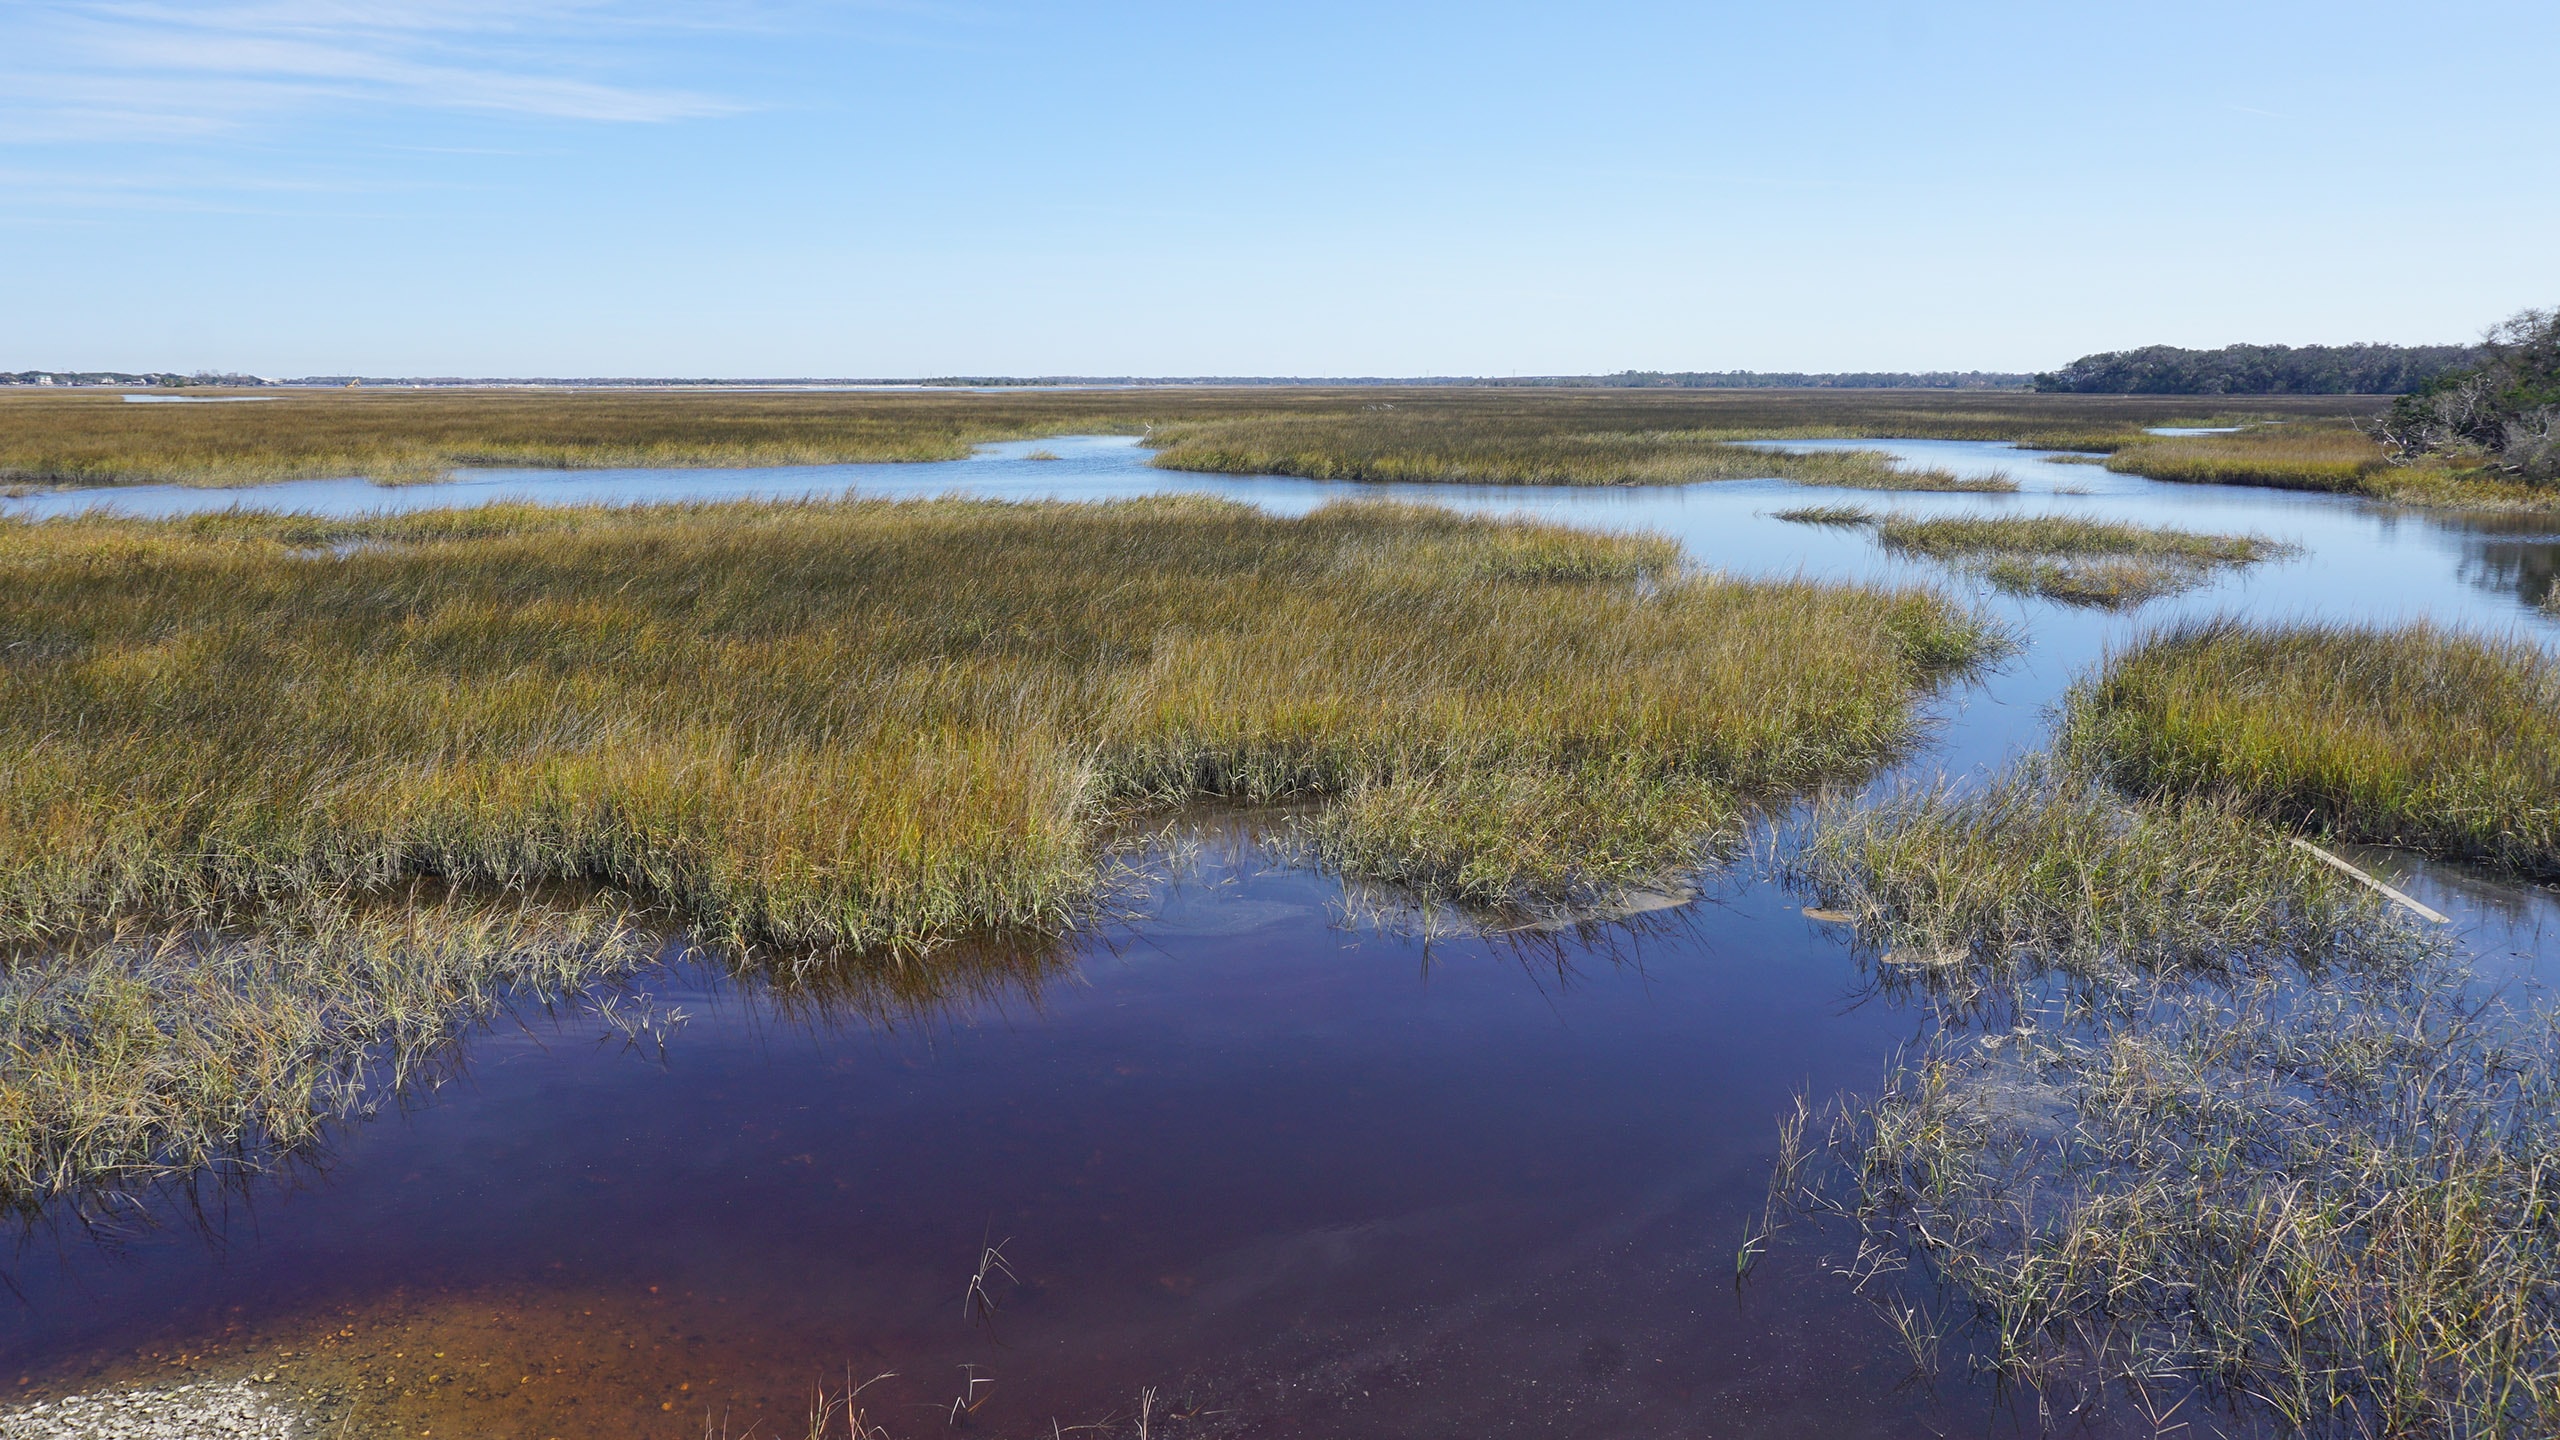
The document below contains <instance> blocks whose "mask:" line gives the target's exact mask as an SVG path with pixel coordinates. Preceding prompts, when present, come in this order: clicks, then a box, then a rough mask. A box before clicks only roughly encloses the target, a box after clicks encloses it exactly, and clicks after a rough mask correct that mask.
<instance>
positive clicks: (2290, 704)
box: [2067, 621, 2560, 878]
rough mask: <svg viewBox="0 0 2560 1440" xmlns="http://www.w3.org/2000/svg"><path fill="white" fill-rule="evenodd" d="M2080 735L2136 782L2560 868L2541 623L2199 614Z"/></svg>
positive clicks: (2485, 859)
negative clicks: (2380, 622) (2460, 624)
mask: <svg viewBox="0 0 2560 1440" xmlns="http://www.w3.org/2000/svg"><path fill="white" fill-rule="evenodd" d="M2067 740H2068V744H2069V746H2070V748H2071V750H2072V752H2073V753H2074V755H2075V756H2076V757H2077V758H2078V759H2079V760H2080V761H2081V762H2082V763H2084V764H2086V765H2088V766H2089V767H2091V768H2092V769H2094V770H2096V771H2098V772H2100V773H2103V774H2105V775H2106V776H2107V777H2108V778H2109V779H2111V780H2113V781H2114V782H2115V783H2116V784H2117V785H2118V786H2120V787H2122V788H2124V789H2126V790H2128V791H2130V792H2132V793H2135V794H2140V795H2175V796H2209V797H2215V798H2218V799H2222V800H2226V801H2229V802H2231V803H2235V804H2239V805H2242V806H2245V807H2246V808H2248V809H2250V810H2252V811H2254V812H2256V813H2258V814H2262V815H2265V816H2267V817H2269V818H2272V819H2275V820H2278V821H2280V822H2282V823H2284V824H2286V825H2289V826H2297V827H2305V828H2311V829H2315V830H2319V831H2323V832H2326V833H2330V834H2334V835H2337V836H2340V837H2342V838H2344V839H2348V840H2362V841H2371V842H2374V843H2377V844H2384V845H2399V846H2406V847H2408V848H2410V849H2414V850H2420V851H2423V852H2426V853H2428V854H2432V855H2439V856H2445V857H2448V858H2452V859H2459V860H2471V861H2478V862H2482V863H2486V864H2490V865H2495V866H2500V867H2504V868H2507V869H2511V870H2514V871H2517V872H2520V873H2522V874H2526V875H2531V876H2535V877H2540V878H2550V877H2554V876H2560V658H2555V657H2554V656H2553V655H2552V654H2551V652H2549V651H2547V650H2545V649H2543V648H2542V647H2540V646H2539V645H2536V644H2535V643H2534V642H2532V641H2530V640H2526V639H2522V638H2506V639H2498V638H2489V637H2481V636H2473V635H2464V634H2458V633H2454V632H2451V631H2446V630H2441V629H2438V628H2436V627H2434V626H2432V625H2424V624H2420V625H2410V626H2405V627H2400V628H2397V629H2364V628H2355V627H2347V626H2325V625H2248V624H2242V623H2239V622H2235V621H2215V622H2212V623H2207V624H2198V625H2189V626H2182V627H2179V628H2177V629H2174V630H2171V631H2169V632H2167V633H2165V634H2162V635H2160V636H2157V637H2155V638H2153V639H2152V640H2150V641H2148V642H2146V643H2145V644H2143V645H2141V646H2139V647H2137V648H2135V649H2134V650H2132V651H2130V652H2128V653H2126V654H2124V655H2121V656H2119V657H2117V658H2116V659H2115V660H2114V661H2113V662H2112V663H2110V664H2109V665H2108V666H2107V667H2106V669H2105V671H2104V672H2103V673H2101V674H2100V675H2098V676H2097V677H2096V678H2095V679H2093V680H2091V681H2089V682H2088V683H2086V684H2085V685H2083V686H2082V687H2081V689H2080V690H2079V691H2078V692H2077V693H2076V694H2075V695H2074V697H2073V700H2072V702H2071V708H2070V721H2069V725H2068V727H2067Z"/></svg>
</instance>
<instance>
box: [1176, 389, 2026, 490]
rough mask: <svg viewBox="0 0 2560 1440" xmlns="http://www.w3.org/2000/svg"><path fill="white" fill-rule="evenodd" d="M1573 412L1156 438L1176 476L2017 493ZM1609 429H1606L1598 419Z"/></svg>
mask: <svg viewBox="0 0 2560 1440" xmlns="http://www.w3.org/2000/svg"><path fill="white" fill-rule="evenodd" d="M1575 418H1577V417H1574V416H1572V415H1571V414H1570V412H1569V411H1561V410H1553V409H1535V408H1526V407H1524V408H1522V409H1520V410H1518V411H1515V412H1511V413H1502V412H1492V411H1483V410H1476V411H1447V410H1439V409H1430V408H1416V407H1404V408H1385V409H1375V410H1365V411H1359V412H1353V413H1347V414H1334V415H1291V416H1273V417H1252V418H1246V419H1232V420H1214V421H1200V422H1193V423H1189V424H1178V425H1172V426H1167V427H1165V428H1163V429H1160V430H1158V431H1156V432H1155V433H1154V434H1152V435H1150V436H1149V442H1150V443H1151V444H1155V445H1157V446H1159V447H1160V448H1159V449H1158V451H1157V453H1156V457H1155V459H1154V461H1153V462H1152V463H1154V464H1156V465H1159V466H1162V467H1164V468H1166V469H1173V470H1206V471H1212V472H1218V473H1224V474H1234V475H1297V476H1303V477H1305V478H1307V479H1311V480H1352V481H1364V482H1373V483H1394V482H1399V481H1431V482H1437V483H1444V484H1460V485H1688V484H1696V483H1699V482H1703V481H1713V480H1749V479H1766V478H1778V479H1785V480H1791V481H1794V482H1796V483H1798V484H1804V485H1833V486H1845V487H1854V488H1857V489H1865V490H1958V491H2009V490H2015V489H2016V488H2017V482H2015V481H2013V480H2007V479H1988V478H1986V479H1965V478H1962V477H1959V476H1957V475H1955V474H1953V473H1951V472H1948V471H1944V470H1906V469H1902V468H1900V467H1898V466H1896V465H1895V464H1894V463H1893V461H1892V460H1891V459H1890V458H1889V457H1887V456H1885V455H1883V454H1882V453H1880V452H1873V451H1864V450H1852V451H1838V450H1824V451H1815V452H1808V453H1793V452H1789V451H1786V450H1781V449H1772V448H1768V447H1765V446H1758V445H1750V444H1742V443H1737V442H1736V440H1735V439H1734V438H1733V437H1731V436H1729V435H1725V434H1723V433H1721V432H1712V431H1701V430H1685V431H1684V430H1668V429H1654V430H1614V429H1607V430H1604V429H1583V428H1577V427H1574V426H1573V425H1572V424H1571V423H1570V422H1571V421H1572V420H1573V419H1575ZM1591 418H1598V417H1591Z"/></svg>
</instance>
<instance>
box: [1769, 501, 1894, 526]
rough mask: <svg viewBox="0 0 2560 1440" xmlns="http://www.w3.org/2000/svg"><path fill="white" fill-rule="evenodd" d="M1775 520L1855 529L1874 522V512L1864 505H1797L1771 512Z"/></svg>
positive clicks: (1795, 523) (1794, 523)
mask: <svg viewBox="0 0 2560 1440" xmlns="http://www.w3.org/2000/svg"><path fill="white" fill-rule="evenodd" d="M1770 514H1771V516H1772V517H1773V518H1775V519H1779V520H1784V521H1786V522H1788V523H1789V524H1793V525H1831V526H1837V527H1839V528H1841V529H1855V528H1857V527H1859V526H1862V525H1872V524H1874V523H1875V522H1876V512H1874V511H1873V510H1870V509H1868V508H1867V507H1865V506H1864V505H1798V506H1796V507H1795V508H1794V509H1791V510H1773V511H1771V512H1770Z"/></svg>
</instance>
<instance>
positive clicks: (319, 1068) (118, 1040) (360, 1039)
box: [0, 895, 653, 1209]
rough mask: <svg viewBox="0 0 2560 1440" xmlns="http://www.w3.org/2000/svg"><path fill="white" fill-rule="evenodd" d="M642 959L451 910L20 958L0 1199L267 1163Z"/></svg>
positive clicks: (544, 922)
mask: <svg viewBox="0 0 2560 1440" xmlns="http://www.w3.org/2000/svg"><path fill="white" fill-rule="evenodd" d="M651 953H653V947H652V946H650V945H648V944H647V943H645V942H643V941H641V940H640V939H638V938H637V937H636V935H635V933H634V932H633V931H632V930H631V929H629V928H628V927H627V926H626V925H624V924H623V923H621V922H620V920H619V919H618V918H617V917H615V916H614V915H612V914H611V913H610V911H600V910H587V911H564V910H560V909H556V908H552V907H547V906H540V905H535V904H531V903H516V904H504V903H483V902H475V901H470V900H465V899H461V898H457V897H454V896H451V895H443V896H438V897H435V898H432V899H425V900H421V901H419V902H418V903H415V904H404V905H382V906H374V907H368V908H365V909H362V910H350V909H346V908H343V907H337V906H331V905H327V904H316V905H311V906H306V907H304V908H303V909H302V911H301V913H300V914H298V915H297V916H296V917H295V919H294V921H293V922H292V923H290V924H287V925H282V926H278V927H274V928H270V929H268V930H265V931H263V932H260V933H255V934H247V935H225V934H219V933H211V932H202V931H184V930H180V931H168V932H133V931H127V932H124V933H112V934H108V935H105V936H102V937H95V938H91V937H80V938H75V939H74V940H72V941H71V942H69V943H67V944H65V945H63V946H61V947H59V948H56V949H53V950H50V951H47V952H39V953H31V954H25V955H21V956H19V957H17V958H16V959H15V960H13V961H12V962H11V964H10V965H9V966H8V968H7V969H6V971H5V972H0V1203H6V1204H8V1205H10V1206H13V1207H19V1208H26V1209H33V1208H35V1207H37V1206H40V1205H42V1204H43V1203H45V1202H47V1201H49V1200H51V1199H54V1198H56V1197H59V1196H63V1195H66V1194H71V1193H75V1192H78V1191H84V1190H88V1189H91V1188H93V1187H96V1186H98V1185H101V1184H107V1183H113V1184H120V1185H124V1184H133V1183H136V1182H148V1181H152V1180H156V1179H162V1178H168V1177H174V1176H181V1175H185V1174H189V1173H191V1172H194V1171H197V1170H200V1169H202V1168H204V1167H206V1166H209V1165H224V1164H229V1165H238V1166H257V1165H260V1164H263V1163H265V1161H266V1159H267V1158H268V1157H270V1156H272V1155H275V1154H278V1153H282V1152H286V1151H291V1150H294V1149H297V1148H300V1147H303V1146H306V1145H308V1144H310V1143H311V1142H313V1141H314V1140H316V1139H317V1138H318V1137H319V1136H320V1134H321V1132H322V1131H323V1130H324V1129H325V1128H326V1127H327V1126H328V1125H329V1124H330V1123H331V1122H333V1121H335V1120H339V1119H343V1118H345V1117H347V1116H350V1115H355V1114H360V1113H364V1112H367V1111H369V1110H371V1109H372V1108H373V1107H375V1106H377V1105H379V1104H381V1103H384V1102H385V1101H387V1100H389V1099H391V1098H393V1097H395V1096H396V1095H397V1094H399V1093H400V1091H401V1090H402V1089H403V1088H404V1087H405V1086H406V1085H407V1084H408V1083H409V1082H410V1081H411V1079H412V1078H413V1077H415V1076H416V1075H418V1074H419V1073H421V1072H422V1071H423V1070H425V1069H427V1068H429V1067H431V1066H432V1064H433V1062H434V1061H435V1059H436V1058H437V1057H438V1056H439V1055H440V1054H441V1053H443V1051H444V1049H445V1047H446V1046H447V1045H448V1044H449V1042H450V1041H451V1040H452V1039H453V1038H454V1037H455V1035H456V1033H457V1032H458V1030H459V1029H460V1028H461V1027H463V1026H465V1025H467V1024H469V1023H471V1022H472V1021H474V1020H477V1019H480V1018H483V1017H486V1016H487V1015H489V1014H490V1013H492V1012H493V1011H494V1010H495V1009H496V1008H497V1007H498V1006H499V1005H500V1004H501V1003H504V1002H507V1001H510V1000H523V999H526V998H536V999H539V998H544V997H556V996H560V995H564V994H567V993H570V992H572V991H575V990H578V989H580V988H582V987H584V986H585V985H587V984H589V983H590V982H591V981H594V980H596V979H598V978H600V977H602V976H606V975H610V974H612V973H615V972H618V971H622V970H627V969H629V968H630V967H632V966H634V965H636V964H638V963H640V962H641V961H643V960H645V959H646V958H647V957H648V956H649V955H650V954H651Z"/></svg>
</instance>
